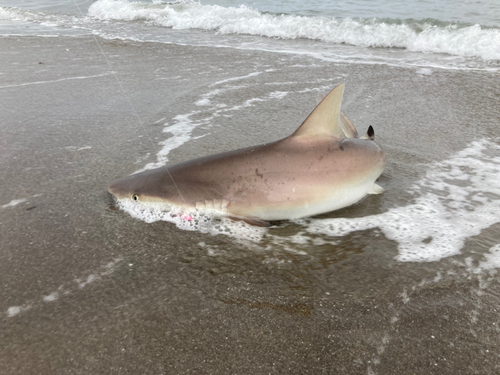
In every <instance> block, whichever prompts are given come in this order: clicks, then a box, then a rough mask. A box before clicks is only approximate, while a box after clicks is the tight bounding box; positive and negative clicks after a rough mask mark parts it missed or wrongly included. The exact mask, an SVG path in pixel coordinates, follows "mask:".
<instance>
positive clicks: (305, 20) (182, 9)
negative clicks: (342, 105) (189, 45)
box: [88, 0, 500, 61]
mask: <svg viewBox="0 0 500 375" xmlns="http://www.w3.org/2000/svg"><path fill="white" fill-rule="evenodd" d="M88 14H89V15H90V16H91V17H94V18H97V19H100V20H120V21H143V22H146V23H148V24H152V25H155V26H161V27H170V28H174V29H203V30H211V31H216V32H217V33H220V34H249V35H258V36H265V37H270V38H282V39H297V38H304V39H312V40H320V41H323V42H328V43H336V44H350V45H355V46H362V47H388V48H404V49H406V50H408V51H414V52H433V53H446V54H450V55H457V56H469V57H480V58H482V59H483V60H486V61H488V60H500V30H499V29H495V28H485V27H483V26H481V25H477V24H476V25H471V24H463V23H450V22H440V21H437V20H431V19H427V20H421V21H418V20H411V19H410V20H405V21H401V20H394V19H378V18H372V19H352V18H342V19H337V18H332V17H311V16H299V15H287V14H281V15H276V14H270V13H263V12H259V11H257V10H254V9H251V8H249V7H247V6H244V5H241V6H240V7H237V8H236V7H222V6H218V5H203V4H201V3H199V2H195V1H192V0H187V1H180V2H174V3H164V2H155V3H153V4H145V3H137V2H128V1H125V0H98V1H97V2H95V3H94V4H93V5H92V6H91V7H90V8H89V13H88Z"/></svg>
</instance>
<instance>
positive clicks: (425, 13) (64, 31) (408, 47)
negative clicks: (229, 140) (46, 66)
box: [0, 0, 500, 70]
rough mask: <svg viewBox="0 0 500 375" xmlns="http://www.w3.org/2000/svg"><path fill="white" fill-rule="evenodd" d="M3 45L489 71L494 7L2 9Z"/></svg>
mask: <svg viewBox="0 0 500 375" xmlns="http://www.w3.org/2000/svg"><path fill="white" fill-rule="evenodd" d="M0 4H1V7H0V21H1V30H0V33H1V34H3V35H7V34H21V35H26V34H35V35H82V34H89V33H90V34H95V35H99V36H101V37H104V38H110V39H113V38H119V39H124V40H127V39H128V40H136V41H155V42H163V43H177V44H187V45H205V46H214V47H215V46H218V47H235V48H247V49H261V50H267V51H276V52H278V51H280V52H287V53H300V54H310V55H313V56H315V57H317V58H322V59H327V60H329V61H347V62H362V63H369V64H374V63H378V64H393V65H400V66H401V65H402V66H405V65H415V66H434V67H442V68H449V69H457V68H458V69H493V70H497V69H498V67H499V61H500V5H499V4H498V2H496V1H488V0H482V1H478V2H469V1H460V2H458V3H457V2H449V1H445V0H441V1H438V2H431V1H428V2H427V1H410V2H405V1H380V2H370V1H362V0H358V1H346V2H334V1H305V2H301V1H283V2H272V1H255V2H240V1H219V2H214V1H212V2H211V1H201V2H198V1H194V0H183V1H176V2H165V1H156V0H155V1H140V2H138V1H127V0H97V1H77V0H74V1H70V0H66V1H60V2H56V1H10V0H7V1H3V2H2V3H0Z"/></svg>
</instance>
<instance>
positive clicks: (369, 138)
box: [108, 84, 386, 226]
mask: <svg viewBox="0 0 500 375" xmlns="http://www.w3.org/2000/svg"><path fill="white" fill-rule="evenodd" d="M343 93H344V84H340V85H339V86H337V87H336V88H334V89H333V90H332V91H331V92H330V93H329V94H328V95H326V96H325V98H324V99H323V100H322V101H321V102H320V103H319V104H318V105H317V107H316V108H315V109H314V110H313V111H312V112H311V114H310V115H309V116H308V117H307V118H306V119H305V121H304V122H303V123H302V124H301V125H300V126H299V128H298V129H297V130H295V132H294V133H292V134H291V135H290V136H288V137H286V138H283V139H280V140H278V141H275V142H270V143H266V144H262V145H258V146H251V147H247V148H243V149H239V150H233V151H228V152H223V153H219V154H215V155H210V156H204V157H200V158H196V159H193V160H189V161H186V162H182V163H179V164H175V165H171V166H163V167H160V168H157V169H152V170H146V171H144V172H140V173H137V174H132V175H130V176H127V177H123V178H119V179H117V180H115V181H113V182H112V183H111V184H109V186H108V191H109V192H110V193H111V194H112V195H113V196H114V197H115V198H116V199H117V200H119V201H120V200H128V201H130V202H131V203H132V204H142V205H144V206H146V207H148V206H151V207H156V208H160V209H161V210H165V211H168V210H171V209H172V207H174V206H180V207H181V208H183V209H186V210H201V211H203V210H205V211H210V212H212V213H214V214H216V215H220V216H225V217H229V218H232V219H234V220H243V221H246V222H248V223H250V224H254V225H264V226H268V225H269V223H271V222H274V221H283V220H292V219H298V218H303V217H309V216H314V215H318V214H323V213H327V212H330V211H335V210H338V209H341V208H344V207H347V206H351V205H353V204H355V203H357V202H359V201H360V200H361V199H363V198H364V197H365V196H367V195H368V194H380V193H382V192H383V191H384V189H383V188H382V187H380V186H379V185H378V184H377V183H376V180H377V179H378V178H379V177H380V175H381V174H382V172H383V170H384V167H385V163H386V157H385V153H384V151H383V150H382V149H381V148H380V147H379V146H378V145H377V144H376V143H375V141H374V137H375V133H374V130H373V127H372V126H371V125H370V126H369V128H368V131H367V133H366V134H365V135H364V136H361V137H360V136H359V135H358V132H357V130H356V127H355V126H354V125H353V123H352V122H351V121H350V120H349V119H348V118H347V116H346V115H345V114H344V113H343V112H342V111H341V110H340V107H341V103H342V97H343Z"/></svg>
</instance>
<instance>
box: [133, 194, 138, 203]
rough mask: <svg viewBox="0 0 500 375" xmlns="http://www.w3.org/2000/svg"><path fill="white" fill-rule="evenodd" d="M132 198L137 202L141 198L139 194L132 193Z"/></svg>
mask: <svg viewBox="0 0 500 375" xmlns="http://www.w3.org/2000/svg"><path fill="white" fill-rule="evenodd" d="M132 200H133V201H136V202H137V201H138V200H139V196H138V195H137V194H132Z"/></svg>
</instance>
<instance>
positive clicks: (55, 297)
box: [43, 292, 59, 302]
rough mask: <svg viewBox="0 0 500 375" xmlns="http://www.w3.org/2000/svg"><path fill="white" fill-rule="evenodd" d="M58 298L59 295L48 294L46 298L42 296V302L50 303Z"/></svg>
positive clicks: (55, 293)
mask: <svg viewBox="0 0 500 375" xmlns="http://www.w3.org/2000/svg"><path fill="white" fill-rule="evenodd" d="M58 297H59V293H57V292H53V293H50V294H49V295H48V296H44V297H43V301H44V302H52V301H55V300H56V299H57V298H58Z"/></svg>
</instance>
